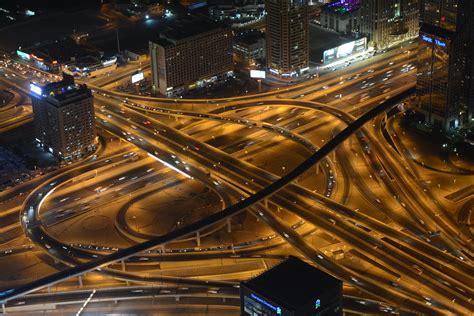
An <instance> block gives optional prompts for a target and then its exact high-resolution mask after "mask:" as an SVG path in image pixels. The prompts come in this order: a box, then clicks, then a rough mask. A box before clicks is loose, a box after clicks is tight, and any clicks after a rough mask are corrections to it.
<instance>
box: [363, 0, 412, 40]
mask: <svg viewBox="0 0 474 316" xmlns="http://www.w3.org/2000/svg"><path fill="white" fill-rule="evenodd" d="M361 3H362V6H361V21H360V29H361V32H362V34H364V35H367V36H368V37H369V45H370V46H373V47H375V48H376V49H384V48H387V47H389V46H391V45H394V44H397V43H399V42H401V41H405V40H408V39H411V38H415V37H417V36H418V29H419V16H418V14H419V6H418V0H362V1H361Z"/></svg>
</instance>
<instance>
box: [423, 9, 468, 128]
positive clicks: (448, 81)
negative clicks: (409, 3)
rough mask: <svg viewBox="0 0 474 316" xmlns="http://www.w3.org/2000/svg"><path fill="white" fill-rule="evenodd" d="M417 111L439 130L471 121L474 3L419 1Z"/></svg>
mask: <svg viewBox="0 0 474 316" xmlns="http://www.w3.org/2000/svg"><path fill="white" fill-rule="evenodd" d="M421 11H422V15H421V21H422V27H421V30H420V46H419V52H418V76H417V111H418V112H420V113H421V114H422V115H423V116H424V119H425V122H427V123H429V124H431V125H433V126H435V127H438V128H440V129H442V130H449V129H453V128H458V127H461V126H463V125H465V124H467V123H468V122H470V121H471V120H472V112H473V109H474V106H473V102H474V98H473V80H472V70H473V69H472V64H473V62H472V59H473V53H474V51H473V49H474V45H473V22H472V13H473V4H472V1H471V0H422V10H421Z"/></svg>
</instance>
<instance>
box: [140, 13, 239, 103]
mask: <svg viewBox="0 0 474 316" xmlns="http://www.w3.org/2000/svg"><path fill="white" fill-rule="evenodd" d="M149 49H150V58H151V69H152V78H153V90H154V91H155V92H156V91H159V92H160V93H161V94H163V95H167V96H171V95H174V94H179V93H182V92H184V91H187V90H189V89H193V88H196V87H200V86H205V85H207V84H208V83H210V82H213V81H215V80H219V78H220V77H225V76H227V75H229V74H231V73H232V70H233V66H234V65H233V62H232V30H231V28H230V27H227V26H224V25H222V24H219V23H216V22H213V21H211V20H207V19H202V18H197V17H193V16H186V17H185V18H183V19H181V20H178V21H176V23H174V24H173V26H172V28H170V29H168V30H167V31H164V32H162V33H160V36H159V38H158V39H156V40H155V41H150V42H149Z"/></svg>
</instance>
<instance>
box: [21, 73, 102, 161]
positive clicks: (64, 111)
mask: <svg viewBox="0 0 474 316" xmlns="http://www.w3.org/2000/svg"><path fill="white" fill-rule="evenodd" d="M63 78H64V79H63V80H62V81H59V82H53V83H49V84H47V85H46V86H44V87H41V86H38V85H36V84H34V83H31V84H30V88H31V92H32V93H31V95H32V103H33V114H34V121H35V134H36V140H37V141H38V143H39V144H40V145H41V146H42V147H43V149H44V150H47V151H49V152H51V153H52V154H53V155H55V156H57V157H59V158H60V159H65V160H68V159H73V158H79V157H81V156H82V155H83V154H85V153H87V152H91V151H93V150H94V149H95V136H96V131H95V117H94V104H93V96H92V93H91V90H89V89H88V88H87V86H86V85H77V84H75V83H74V78H73V77H72V76H69V75H65V74H64V75H63Z"/></svg>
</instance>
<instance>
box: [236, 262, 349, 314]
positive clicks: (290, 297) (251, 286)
mask: <svg viewBox="0 0 474 316" xmlns="http://www.w3.org/2000/svg"><path fill="white" fill-rule="evenodd" d="M240 315H242V316H248V315H250V316H254V315H266V316H306V315H314V316H323V315H324V316H337V315H342V281H340V280H338V279H336V278H334V277H332V276H331V275H329V274H327V273H325V272H323V271H321V270H318V269H316V268H315V267H313V266H311V265H309V264H307V263H306V262H304V261H301V260H300V259H298V258H296V257H293V256H290V257H289V258H288V259H287V260H285V261H283V262H282V263H280V264H278V265H276V266H275V267H273V268H271V269H270V270H268V271H266V272H264V273H262V274H260V275H259V276H257V277H255V278H253V279H251V280H248V281H244V282H241V284H240Z"/></svg>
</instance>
